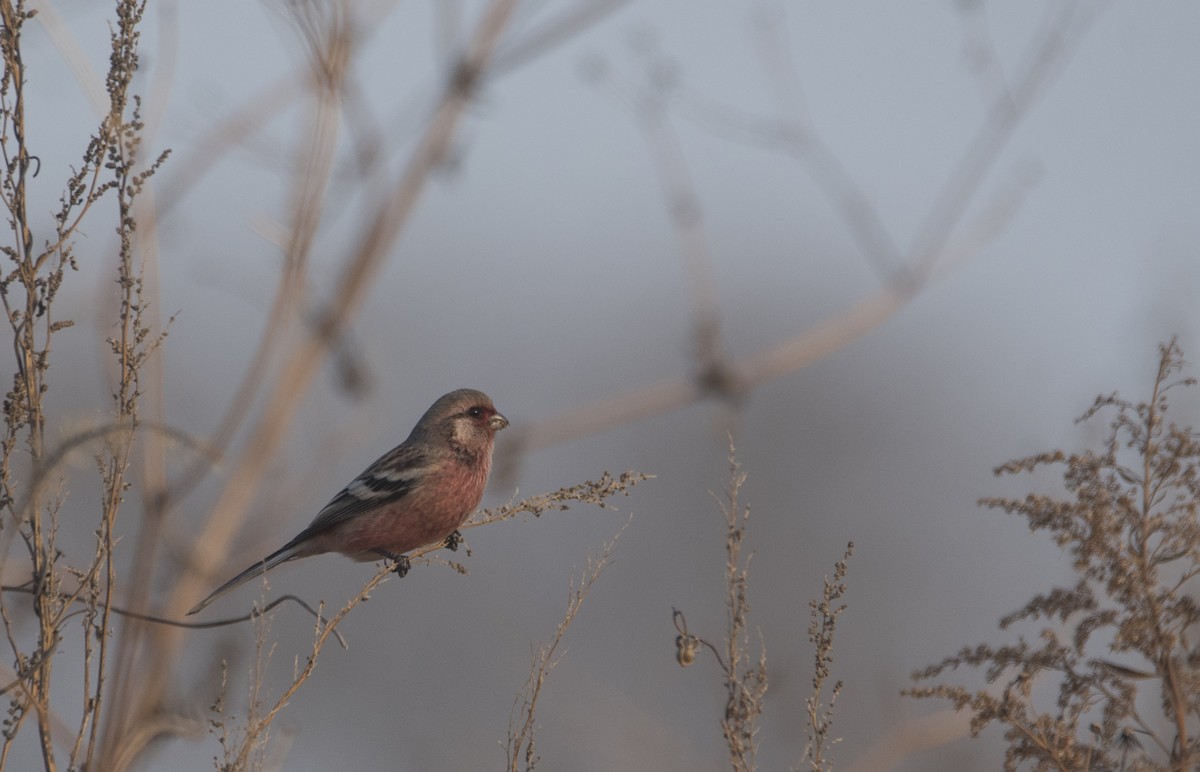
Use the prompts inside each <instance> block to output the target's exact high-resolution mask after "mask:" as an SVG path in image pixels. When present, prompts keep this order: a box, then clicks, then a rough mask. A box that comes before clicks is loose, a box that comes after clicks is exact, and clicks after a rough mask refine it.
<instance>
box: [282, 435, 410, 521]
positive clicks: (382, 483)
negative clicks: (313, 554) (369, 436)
mask: <svg viewBox="0 0 1200 772" xmlns="http://www.w3.org/2000/svg"><path fill="white" fill-rule="evenodd" d="M431 469H432V462H431V459H430V458H429V456H428V455H427V454H426V453H425V452H423V451H422V450H421V449H419V448H416V447H413V446H411V445H401V446H399V447H397V448H395V449H393V450H391V451H389V452H388V453H386V454H384V455H383V456H381V457H380V458H379V460H377V461H376V462H375V463H373V464H371V465H370V466H369V467H367V468H366V469H365V470H363V472H362V474H360V475H359V476H358V477H355V478H354V480H353V481H352V482H351V483H350V484H349V485H347V486H346V487H345V488H342V490H341V491H340V492H338V494H337V495H336V496H334V497H333V499H332V500H330V502H329V503H328V504H326V505H325V506H324V508H322V509H321V511H320V512H318V513H317V516H316V517H315V518H313V521H312V522H311V523H309V525H308V527H307V528H305V529H304V530H303V531H301V532H300V533H299V534H297V535H296V538H295V539H292V541H291V542H289V544H298V543H299V542H301V541H304V540H305V539H307V538H308V537H310V536H312V535H314V534H317V533H321V532H322V531H327V530H329V529H330V528H333V527H334V526H336V525H338V524H339V523H344V522H345V521H347V520H349V519H351V518H353V517H356V516H357V515H360V514H362V513H364V512H369V511H371V510H373V509H377V508H378V507H382V506H387V505H388V504H391V503H394V502H396V501H398V500H400V499H402V498H404V497H405V496H408V495H410V494H411V493H412V492H413V491H414V490H415V489H416V488H417V487H418V486H420V484H421V482H422V480H424V479H425V478H426V476H427V475H428V474H429V472H430V471H431Z"/></svg>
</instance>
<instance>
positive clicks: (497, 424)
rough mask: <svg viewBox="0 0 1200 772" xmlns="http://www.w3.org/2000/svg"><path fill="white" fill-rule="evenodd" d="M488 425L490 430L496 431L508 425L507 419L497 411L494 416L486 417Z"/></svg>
mask: <svg viewBox="0 0 1200 772" xmlns="http://www.w3.org/2000/svg"><path fill="white" fill-rule="evenodd" d="M488 426H489V427H490V428H491V430H492V431H494V432H498V431H500V430H501V429H503V428H504V427H506V426H508V419H507V418H505V417H504V416H502V415H500V414H499V413H496V414H495V415H494V416H492V417H491V418H489V419H488Z"/></svg>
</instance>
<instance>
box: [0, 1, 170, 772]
mask: <svg viewBox="0 0 1200 772" xmlns="http://www.w3.org/2000/svg"><path fill="white" fill-rule="evenodd" d="M144 11H145V2H144V0H141V1H140V2H139V1H138V0H118V2H116V3H115V16H116V18H115V21H113V22H112V23H111V25H110V34H109V39H110V56H109V70H108V73H107V77H106V79H105V89H106V92H107V97H108V110H107V112H106V113H105V114H104V115H103V116H102V117H101V119H100V122H99V125H98V127H97V129H96V131H95V132H94V134H93V135H92V136H91V138H90V140H89V142H88V144H87V147H86V148H85V149H84V151H83V154H82V161H81V163H80V164H79V165H78V167H76V168H74V169H73V170H72V171H71V173H70V174H69V175H68V176H67V178H66V181H65V183H64V185H63V189H62V192H61V193H60V196H59V207H58V209H57V210H56V211H55V212H54V213H53V222H52V223H42V222H41V221H40V220H39V218H38V217H36V216H35V214H34V212H33V211H31V204H30V197H31V189H32V185H33V182H34V178H35V177H37V176H38V174H39V172H41V171H42V166H43V164H42V159H41V157H40V156H38V155H37V148H36V147H34V146H33V145H32V144H31V138H30V137H29V136H27V134H26V131H25V125H26V117H27V116H26V109H27V104H26V98H25V85H26V82H27V80H28V79H29V74H28V72H27V69H26V62H25V60H24V56H23V50H22V35H23V32H24V27H25V24H26V22H28V21H30V20H31V19H32V18H33V17H34V12H33V11H31V10H29V9H28V8H27V7H26V4H25V3H24V2H22V1H21V0H17V1H16V2H14V1H13V0H0V22H2V24H0V55H2V56H3V59H4V73H3V76H2V78H0V153H3V160H4V163H3V170H2V171H0V198H2V199H3V201H4V206H5V210H6V212H7V215H8V217H7V220H6V222H7V225H8V230H9V237H8V238H7V239H5V243H2V244H0V254H3V257H4V260H5V262H6V263H7V265H8V267H7V269H6V270H5V272H4V273H3V275H2V276H0V302H2V303H3V305H4V311H5V316H6V318H7V320H8V322H9V325H10V328H11V330H12V336H13V337H12V347H13V352H14V354H15V368H14V374H13V380H12V386H11V388H10V389H9V390H8V392H7V394H6V395H5V398H4V407H3V414H4V429H3V437H2V438H0V508H2V509H3V512H4V517H3V520H2V521H0V532H2V533H0V559H2V560H3V563H4V565H5V566H9V565H11V561H13V560H14V558H13V556H12V554H11V547H12V546H13V545H14V544H16V543H20V544H22V545H23V546H24V551H25V553H26V554H27V557H28V561H29V563H28V565H29V576H30V580H29V582H28V584H25V585H22V589H24V590H28V592H29V595H30V597H31V609H32V612H33V616H34V618H35V619H36V624H35V626H36V632H35V633H34V634H33V636H32V637H30V636H29V635H28V634H27V633H26V628H25V626H24V625H23V623H22V622H23V618H22V616H23V615H22V612H23V611H24V607H23V606H16V605H15V604H12V603H10V602H9V600H8V597H7V596H0V620H2V622H3V627H4V632H5V638H6V641H7V644H8V646H9V649H10V650H11V654H12V657H13V660H14V662H15V668H14V670H15V680H13V681H12V682H11V683H10V684H8V685H7V686H6V688H5V691H6V692H8V693H9V694H10V699H9V708H8V718H7V720H6V722H5V724H4V731H3V743H2V745H0V767H3V766H4V765H5V763H6V762H7V761H8V759H9V754H10V752H11V750H12V747H13V744H14V742H15V741H16V739H17V738H18V736H19V735H20V734H21V733H22V731H23V730H24V728H25V725H26V724H27V723H28V722H29V720H30V719H31V718H32V721H33V724H34V725H35V731H36V735H37V742H38V745H39V747H40V750H41V755H42V760H43V764H44V766H45V768H46V769H57V768H58V766H59V763H60V758H61V757H60V752H61V751H62V750H64V749H65V750H66V753H65V755H66V757H67V759H68V761H67V763H68V765H69V766H70V767H71V768H83V767H93V766H95V765H97V764H98V763H100V762H99V761H98V759H99V758H100V756H101V755H102V752H101V749H100V734H99V727H100V719H101V715H102V712H103V711H104V710H105V708H107V707H108V706H107V699H108V697H109V689H108V688H107V686H108V682H107V679H108V677H109V672H108V671H109V668H108V662H109V659H110V652H109V646H110V635H109V633H110V631H111V622H112V614H113V613H114V612H113V591H114V585H115V568H114V563H113V551H114V548H115V544H116V539H117V537H116V534H115V525H116V521H117V516H118V513H119V511H120V509H121V507H122V504H123V502H124V498H125V495H126V492H127V490H128V488H129V483H128V481H127V479H126V471H127V469H128V467H129V464H130V453H131V450H132V448H133V445H134V441H135V438H136V436H137V434H138V431H139V429H140V426H139V411H138V405H139V399H140V397H141V393H142V392H141V386H140V383H141V373H142V370H143V368H144V367H145V365H146V361H147V359H148V358H149V357H150V356H151V355H152V353H153V352H154V350H155V348H156V347H157V345H158V344H159V342H161V339H162V334H161V333H158V332H155V331H154V330H153V329H151V326H150V324H149V322H147V317H146V316H145V311H146V309H147V304H148V299H147V298H146V297H144V295H143V286H142V264H141V260H140V257H139V248H138V244H137V238H136V232H137V227H138V222H137V220H136V218H135V216H134V209H135V205H136V202H137V200H138V198H139V196H141V194H142V193H143V189H144V187H145V184H146V182H147V180H148V179H149V178H150V177H151V176H152V175H153V174H154V173H155V172H156V171H157V170H158V169H159V167H160V166H161V164H162V163H163V162H164V160H165V159H166V154H165V153H163V154H162V155H160V156H159V157H158V158H156V159H153V160H152V161H150V162H149V163H147V162H145V161H143V160H142V159H141V157H140V146H141V141H142V140H141V133H142V130H143V126H142V122H141V117H140V101H139V99H138V97H137V96H136V95H133V94H132V93H131V90H130V87H131V84H132V82H133V77H134V73H135V72H136V71H137V69H138V46H139V42H140V34H139V25H140V23H141V21H142V14H143V12H144ZM104 198H108V199H115V202H114V205H113V207H112V209H113V210H115V217H116V222H115V226H114V228H113V230H114V231H115V233H116V235H117V237H118V240H119V246H118V250H117V256H118V264H117V277H116V285H117V331H116V333H115V334H114V335H112V336H111V337H109V338H108V341H107V343H108V345H109V348H110V350H111V353H112V355H113V357H114V360H115V364H116V367H115V383H114V385H113V392H112V396H113V408H112V409H113V413H114V420H113V426H114V427H116V428H115V429H114V430H112V431H105V432H104V433H103V437H102V440H103V442H102V444H101V445H100V450H98V451H97V452H96V454H95V461H96V466H97V469H98V471H99V476H100V480H101V483H102V494H101V501H100V507H99V508H98V514H99V517H98V521H97V522H96V523H95V524H94V525H93V528H94V531H95V534H96V545H95V552H94V554H93V555H92V556H91V557H90V559H88V560H87V561H85V563H84V565H82V566H75V565H69V564H68V563H67V562H66V561H65V556H64V555H63V553H62V552H61V551H60V549H59V548H58V546H57V540H56V537H57V531H58V515H59V511H60V508H61V505H62V500H63V497H64V496H65V490H66V488H65V480H64V479H63V478H61V477H59V478H51V477H49V473H46V472H44V471H43V467H45V466H46V465H47V463H48V462H49V463H50V464H52V465H53V464H54V463H56V462H55V461H54V459H55V458H56V456H57V452H56V451H55V450H53V449H48V448H47V446H46V439H45V428H46V416H45V398H46V394H47V393H48V391H49V389H50V382H49V378H48V375H49V370H50V362H51V352H52V348H53V345H52V344H53V341H54V340H55V338H56V336H57V335H58V334H59V333H61V332H62V331H63V330H66V329H68V328H70V327H71V326H72V325H73V322H72V321H71V320H70V319H66V318H61V317H60V314H59V313H57V309H56V308H55V302H56V300H57V299H58V294H59V291H60V289H61V288H62V286H63V283H64V281H66V277H67V275H68V273H69V271H68V269H70V270H74V269H76V268H77V262H76V254H75V240H76V236H77V234H78V232H79V229H80V227H81V225H82V223H83V222H84V218H85V216H86V215H87V214H88V213H89V212H91V211H93V207H94V205H95V204H96V203H97V202H99V201H100V200H101V199H104ZM97 230H99V229H97ZM39 233H41V234H43V235H41V236H39V235H38V234H39ZM47 233H48V235H46V234H47ZM66 576H70V577H71V581H70V582H69V584H70V585H72V586H73V589H70V590H64V589H63V580H64V578H65V577H66ZM77 603H78V604H81V606H80V607H78V608H77V607H76V604H77ZM71 622H75V623H80V624H81V625H82V630H81V636H80V637H81V640H82V645H83V655H82V658H83V662H82V691H83V694H84V697H83V699H82V702H81V704H80V705H79V706H78V707H77V709H76V712H75V714H74V715H73V716H72V717H71V718H68V717H67V716H68V715H70V714H66V713H61V714H60V713H59V710H60V708H58V707H55V708H52V706H51V704H50V697H51V694H52V685H53V676H54V665H55V662H56V659H57V656H58V654H59V653H60V647H61V645H62V643H63V642H64V640H66V638H67V636H68V626H69V623H71Z"/></svg>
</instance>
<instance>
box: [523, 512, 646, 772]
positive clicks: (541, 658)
mask: <svg viewBox="0 0 1200 772" xmlns="http://www.w3.org/2000/svg"><path fill="white" fill-rule="evenodd" d="M629 522H630V521H629V520H626V521H625V525H623V526H621V530H619V531H617V533H616V535H615V536H613V537H612V539H610V540H609V541H607V542H605V543H604V544H603V545H602V546H601V548H600V556H599V557H593V556H592V555H591V554H590V553H589V554H588V556H587V563H586V564H585V565H584V567H583V573H582V575H581V576H580V578H579V581H578V582H576V580H575V577H574V576H572V577H571V581H570V585H569V589H568V592H567V610H566V612H565V613H564V614H563V618H562V620H561V621H560V622H559V623H558V626H557V627H555V628H554V636H553V638H551V639H550V642H549V643H546V644H543V645H542V646H540V647H539V648H538V650H537V651H536V652H534V654H533V663H532V666H531V667H530V671H529V678H527V679H526V681H525V686H524V687H522V689H521V691H520V692H518V693H517V696H516V697H515V698H514V699H513V706H512V710H511V711H509V715H508V744H507V750H508V770H509V772H517V770H518V769H519V768H521V763H522V760H523V761H524V770H525V772H533V770H534V768H535V767H536V766H537V763H538V761H540V760H541V757H540V756H538V754H537V750H536V749H535V745H534V730H535V729H536V715H537V704H538V698H539V697H540V696H541V694H542V686H543V685H545V683H546V679H547V678H549V676H550V671H552V670H554V668H555V666H556V665H558V662H559V660H560V659H561V656H560V655H558V648H559V646H560V645H561V644H562V641H563V638H564V637H565V636H566V634H567V629H568V628H570V626H571V623H572V622H574V621H575V617H577V616H578V615H579V611H580V609H581V608H582V607H583V601H584V599H585V598H587V595H588V593H589V592H590V591H591V589H592V585H594V584H595V583H596V580H597V579H599V578H600V575H601V574H602V573H604V569H606V568H608V566H609V565H610V564H611V563H612V554H613V550H614V549H615V548H616V546H617V539H619V538H621V534H622V533H624V532H625V529H626V528H627V527H628V526H629Z"/></svg>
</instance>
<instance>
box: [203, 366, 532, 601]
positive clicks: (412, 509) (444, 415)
mask: <svg viewBox="0 0 1200 772" xmlns="http://www.w3.org/2000/svg"><path fill="white" fill-rule="evenodd" d="M506 426H508V419H507V418H505V417H504V416H502V415H501V414H500V413H499V412H498V411H497V410H496V407H495V405H493V404H492V400H491V398H490V397H488V395H486V394H484V393H483V392H482V391H475V390H474V389H459V390H457V391H452V392H450V393H449V394H446V395H444V396H442V397H441V398H439V399H438V401H437V402H434V403H433V405H432V406H431V407H430V408H429V409H428V410H426V411H425V415H423V416H421V420H420V421H417V425H416V426H415V427H413V430H412V433H411V434H409V435H408V439H406V440H405V441H404V442H402V443H401V444H400V445H398V446H396V447H395V448H393V449H392V450H390V451H388V452H387V453H385V454H383V456H381V457H380V458H379V459H378V460H377V461H376V462H375V463H373V464H371V465H370V466H369V467H367V468H366V469H365V470H363V472H362V474H360V475H359V476H358V477H356V478H354V481H353V482H351V483H350V484H349V485H347V486H346V487H345V488H343V489H342V490H341V492H340V493H338V495H336V496H334V497H333V500H332V501H330V502H329V503H328V504H326V505H325V507H324V508H323V509H322V510H321V511H320V512H318V513H317V516H316V517H315V518H313V521H312V523H310V524H309V526H308V527H307V528H305V529H304V530H303V531H301V532H300V533H299V534H297V535H296V538H294V539H292V540H291V541H289V542H288V543H287V544H285V545H283V546H282V547H280V548H279V549H278V550H276V551H275V552H272V553H271V554H270V555H267V556H266V557H265V558H263V559H262V560H261V561H259V562H258V563H255V564H254V565H252V566H250V567H249V568H247V569H246V570H245V571H243V572H241V573H240V574H238V575H237V576H235V577H233V578H232V579H230V580H229V581H228V582H226V583H225V584H223V585H221V586H220V587H218V588H217V589H216V590H214V591H213V592H212V593H211V594H210V595H209V596H208V597H207V598H205V599H204V600H202V601H200V602H199V603H197V604H196V605H195V606H193V607H192V610H191V611H189V612H188V614H189V615H190V614H195V613H196V612H197V611H200V610H201V609H203V608H204V607H205V606H207V605H208V604H210V603H212V602H213V601H214V600H216V599H217V598H218V597H220V596H221V595H224V594H225V593H227V592H229V591H230V590H232V589H233V588H234V587H237V586H238V585H240V584H241V583H243V582H246V581H249V580H251V579H253V578H255V577H257V576H261V575H262V574H263V573H265V572H266V571H269V570H270V569H272V568H274V567H275V566H277V565H279V564H280V563H286V562H287V561H289V560H295V559H297V558H306V557H309V556H310V555H320V554H322V553H324V552H338V553H341V554H343V555H345V556H347V557H349V558H351V559H353V560H359V561H367V560H378V559H380V558H385V559H387V560H392V561H395V563H396V573H398V574H399V575H401V576H403V575H404V574H405V573H407V572H408V568H409V564H408V558H407V557H405V556H404V553H405V552H408V551H409V550H412V549H416V548H417V547H421V546H424V545H426V544H436V543H439V542H442V543H445V544H446V546H447V547H449V548H450V549H455V548H457V546H458V542H459V540H460V539H461V535H460V534H459V533H458V527H459V526H460V525H462V523H463V521H464V520H466V519H467V515H469V514H471V512H472V511H474V509H475V507H476V506H478V505H479V501H480V499H482V498H483V489H484V487H485V486H486V485H487V479H488V473H489V472H490V471H491V469H492V447H493V445H494V442H495V438H496V432H498V431H500V430H501V429H503V428H504V427H506Z"/></svg>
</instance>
